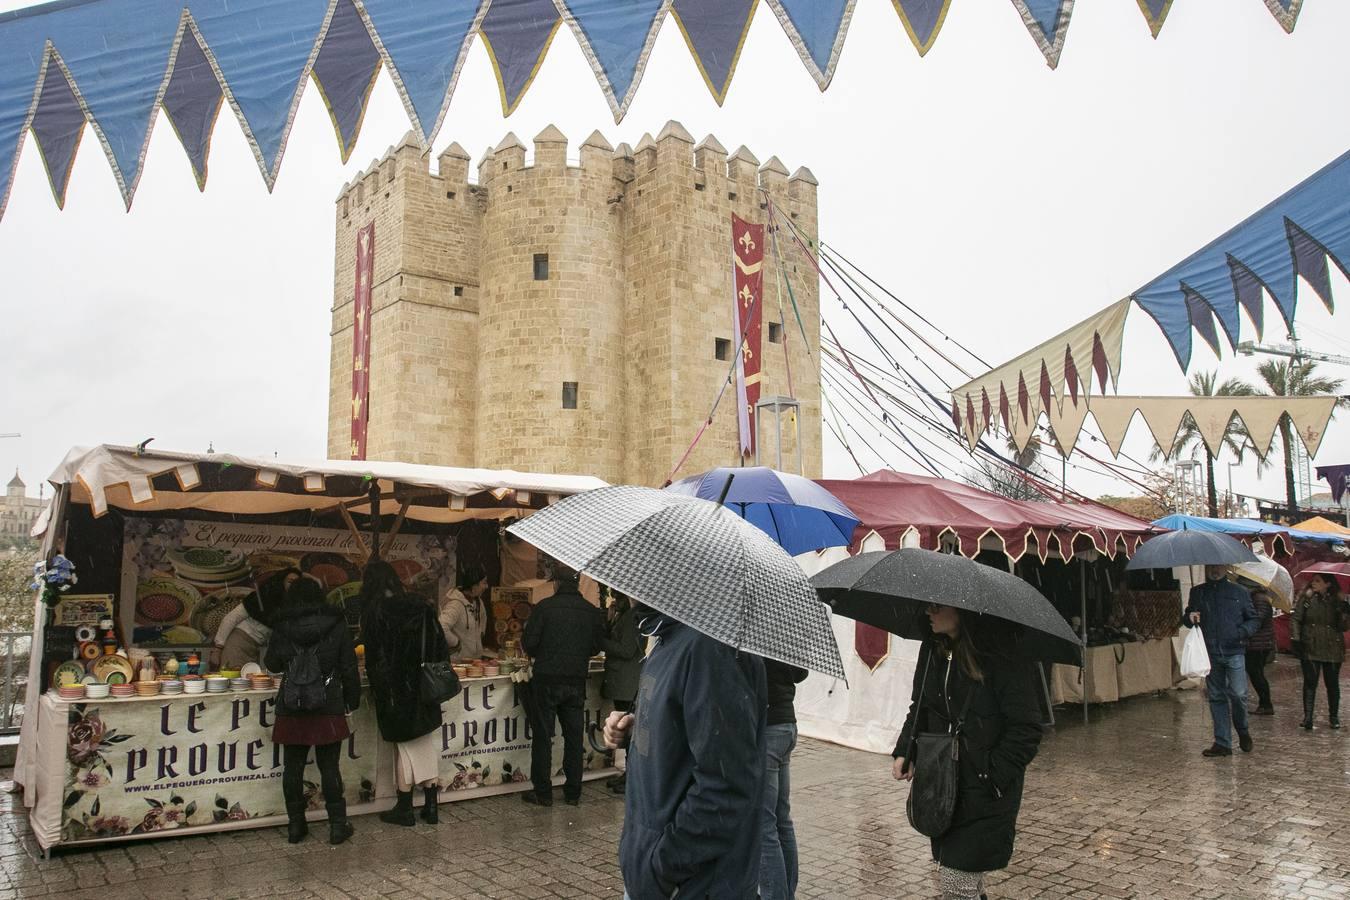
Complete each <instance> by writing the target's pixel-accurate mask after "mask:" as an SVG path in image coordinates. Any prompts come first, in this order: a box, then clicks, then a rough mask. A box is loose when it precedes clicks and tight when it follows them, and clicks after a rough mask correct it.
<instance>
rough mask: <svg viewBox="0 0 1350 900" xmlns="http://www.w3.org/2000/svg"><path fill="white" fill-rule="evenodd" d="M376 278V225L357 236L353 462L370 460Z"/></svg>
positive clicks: (353, 360) (353, 342)
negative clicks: (372, 313)
mask: <svg viewBox="0 0 1350 900" xmlns="http://www.w3.org/2000/svg"><path fill="white" fill-rule="evenodd" d="M374 278H375V223H374V222H372V223H371V224H369V225H367V226H366V227H365V228H362V229H361V230H360V231H358V232H357V233H356V293H355V301H354V303H353V304H352V306H353V310H352V459H365V458H366V430H367V426H369V425H370V305H371V302H370V295H371V283H372V282H373V281H374Z"/></svg>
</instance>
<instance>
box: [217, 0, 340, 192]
mask: <svg viewBox="0 0 1350 900" xmlns="http://www.w3.org/2000/svg"><path fill="white" fill-rule="evenodd" d="M328 7H329V3H328V0H286V2H284V3H275V2H270V0H194V2H193V3H192V14H193V18H194V19H195V21H196V24H197V30H198V32H199V33H200V34H201V37H202V40H203V42H204V43H205V46H206V52H207V57H208V59H212V60H213V61H214V63H215V65H216V67H217V70H218V71H219V74H220V76H221V78H222V80H223V81H224V83H225V88H226V98H227V99H228V100H229V101H230V105H231V106H233V107H234V109H235V112H236V114H237V115H238V116H239V118H240V124H241V125H242V126H243V128H244V133H245V134H246V135H247V136H248V139H249V143H250V145H251V146H252V148H253V155H254V157H255V158H256V159H257V162H258V168H259V169H260V170H261V171H262V175H263V179H264V180H265V181H266V182H267V187H268V190H271V189H272V187H273V186H274V185H275V184H276V177H277V170H278V168H279V167H280V165H281V154H282V151H283V150H284V149H285V146H286V138H287V136H288V135H289V134H290V130H291V123H292V121H293V120H294V116H295V108H296V105H297V104H298V103H299V100H300V91H301V87H302V85H303V80H304V79H305V78H306V77H308V75H309V64H310V61H311V60H312V58H313V55H314V51H315V49H316V45H317V43H318V39H319V34H320V32H321V31H322V29H323V26H324V24H325V21H326V19H327V16H328Z"/></svg>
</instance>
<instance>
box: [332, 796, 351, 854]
mask: <svg viewBox="0 0 1350 900" xmlns="http://www.w3.org/2000/svg"><path fill="white" fill-rule="evenodd" d="M325 805H326V806H327V807H328V843H330V844H333V845H334V846H336V845H338V844H341V843H342V842H343V841H345V840H347V838H349V837H351V836H352V834H353V833H354V832H355V831H356V829H355V828H353V827H352V823H351V821H350V820H349V819H348V818H347V801H346V800H338V801H337V802H335V803H328V804H325Z"/></svg>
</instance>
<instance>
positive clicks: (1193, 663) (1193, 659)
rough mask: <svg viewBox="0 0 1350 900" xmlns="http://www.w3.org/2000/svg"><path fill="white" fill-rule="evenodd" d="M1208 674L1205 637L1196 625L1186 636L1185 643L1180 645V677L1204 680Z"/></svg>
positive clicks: (1207, 654)
mask: <svg viewBox="0 0 1350 900" xmlns="http://www.w3.org/2000/svg"><path fill="white" fill-rule="evenodd" d="M1208 674H1209V651H1208V650H1206V649H1205V636H1204V635H1203V634H1201V633H1200V626H1199V625H1197V626H1195V627H1194V628H1192V629H1191V633H1190V634H1188V635H1186V642H1185V643H1184V644H1182V645H1181V677H1182V678H1204V677H1205V676H1206V675H1208Z"/></svg>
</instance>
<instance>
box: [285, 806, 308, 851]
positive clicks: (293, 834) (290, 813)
mask: <svg viewBox="0 0 1350 900" xmlns="http://www.w3.org/2000/svg"><path fill="white" fill-rule="evenodd" d="M286 818H287V819H289V820H290V821H289V822H288V823H287V825H286V843H288V844H298V843H300V842H301V841H303V840H304V839H305V835H307V834H309V824H308V823H307V822H305V801H303V800H301V801H300V802H299V803H294V802H291V801H287V803H286Z"/></svg>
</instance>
